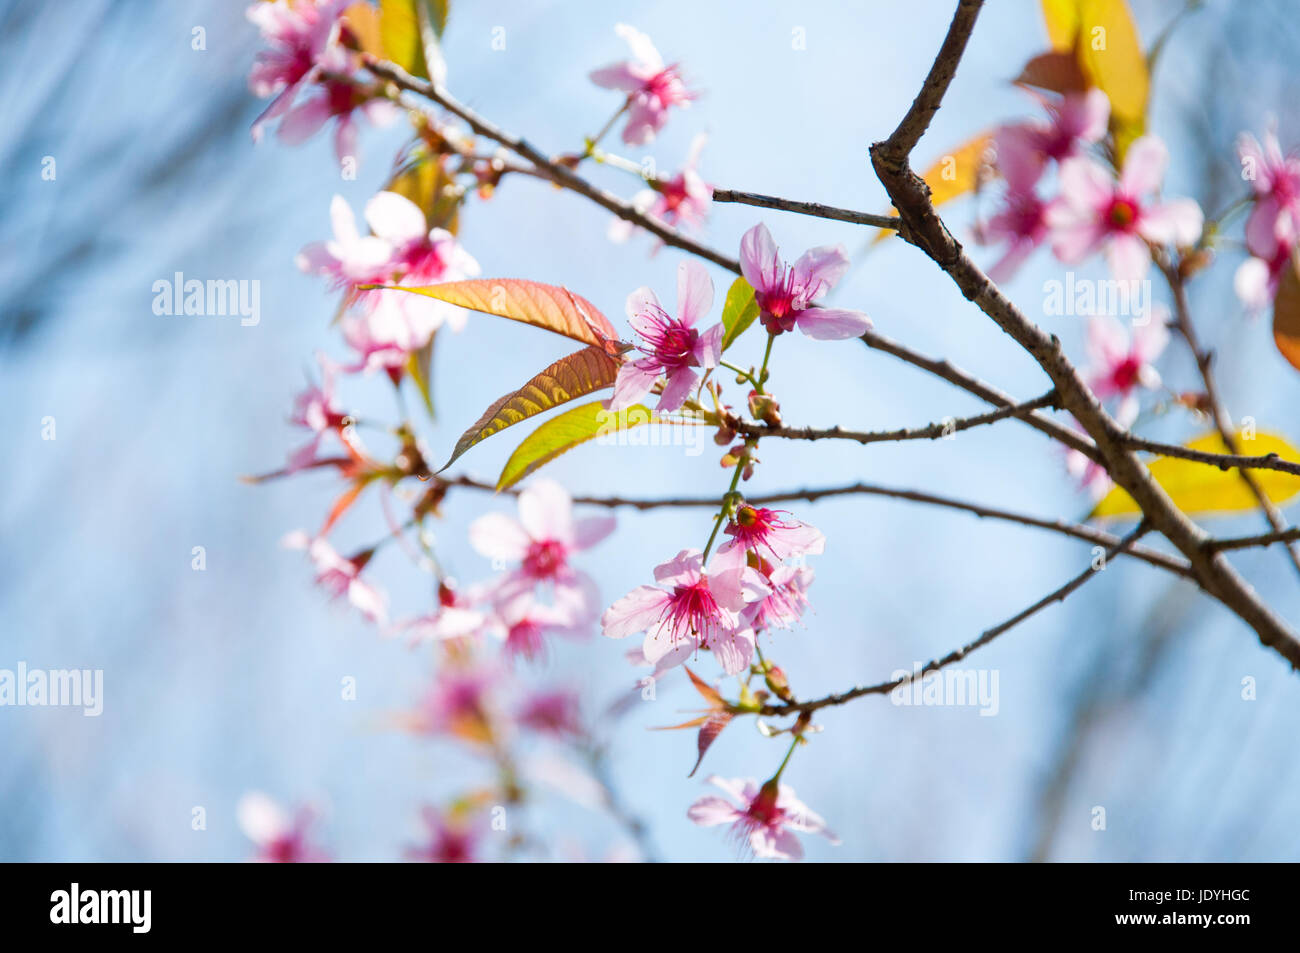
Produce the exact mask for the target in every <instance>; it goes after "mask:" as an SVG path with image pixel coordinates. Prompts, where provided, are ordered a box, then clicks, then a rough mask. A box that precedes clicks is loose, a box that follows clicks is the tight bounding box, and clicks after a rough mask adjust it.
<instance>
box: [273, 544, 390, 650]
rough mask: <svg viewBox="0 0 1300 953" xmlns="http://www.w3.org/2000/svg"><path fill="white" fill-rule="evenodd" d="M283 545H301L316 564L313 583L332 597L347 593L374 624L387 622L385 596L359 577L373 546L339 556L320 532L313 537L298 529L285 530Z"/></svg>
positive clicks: (292, 546)
mask: <svg viewBox="0 0 1300 953" xmlns="http://www.w3.org/2000/svg"><path fill="white" fill-rule="evenodd" d="M281 542H282V545H283V546H284V547H285V548H286V549H304V550H306V551H307V556H308V558H309V559H311V561H312V564H313V565H314V566H315V567H316V584H317V585H319V586H321V587H322V588H324V589H325V590H326V591H327V592H329V594H330V595H331V596H333V597H334V598H340V597H342V596H345V595H346V596H347V598H348V602H350V603H352V605H353V606H354V607H355V608H356V609H358V610H359V611H360V612H361V614H362V615H364V616H365V617H366V618H367V619H369V620H370V621H371V622H374V623H375V624H376V625H381V626H382V625H387V624H388V597H387V596H385V595H384V593H383V592H382V591H381V590H379V589H377V588H375V587H374V586H372V585H370V584H369V583H368V582H366V581H364V580H363V579H362V578H361V571H362V570H363V569H365V567H366V564H367V563H368V562H369V561H370V557H371V556H373V555H374V550H373V549H368V550H364V551H363V552H361V553H358V554H357V555H355V556H353V557H352V558H351V559H346V558H344V557H343V556H340V555H339V554H338V553H337V552H336V551H335V549H334V547H333V546H331V545H330V543H329V540H327V539H325V538H324V537H323V536H317V537H316V538H315V539H312V538H311V537H309V536H308V535H307V534H306V533H304V532H303V531H302V530H296V531H294V532H292V533H289V534H288V535H286V536H285V537H284V539H283V540H282V541H281Z"/></svg>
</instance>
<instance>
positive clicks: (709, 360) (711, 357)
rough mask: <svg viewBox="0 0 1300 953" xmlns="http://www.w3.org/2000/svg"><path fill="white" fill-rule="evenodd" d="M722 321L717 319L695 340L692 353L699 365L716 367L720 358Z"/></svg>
mask: <svg viewBox="0 0 1300 953" xmlns="http://www.w3.org/2000/svg"><path fill="white" fill-rule="evenodd" d="M722 336H723V327H722V322H721V321H719V322H718V323H717V324H715V325H714V326H713V327H711V328H709V329H708V330H707V331H705V332H704V333H703V334H701V335H700V336H699V338H698V339H696V341H695V350H694V352H693V353H694V355H695V359H696V360H697V361H699V362H700V367H705V368H708V367H717V366H718V361H720V360H722Z"/></svg>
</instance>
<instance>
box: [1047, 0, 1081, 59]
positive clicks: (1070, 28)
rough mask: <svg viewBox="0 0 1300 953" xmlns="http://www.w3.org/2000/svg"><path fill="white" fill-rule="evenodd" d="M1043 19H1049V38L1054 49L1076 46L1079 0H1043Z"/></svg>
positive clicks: (1066, 48)
mask: <svg viewBox="0 0 1300 953" xmlns="http://www.w3.org/2000/svg"><path fill="white" fill-rule="evenodd" d="M1043 19H1044V20H1046V21H1047V38H1048V40H1049V41H1051V44H1052V49H1055V50H1068V49H1072V48H1073V47H1074V38H1075V36H1076V35H1077V34H1078V32H1079V0H1043Z"/></svg>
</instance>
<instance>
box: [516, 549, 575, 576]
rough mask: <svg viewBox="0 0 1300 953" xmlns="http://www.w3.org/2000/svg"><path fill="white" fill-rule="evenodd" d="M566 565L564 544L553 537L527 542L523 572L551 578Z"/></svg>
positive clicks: (566, 557) (566, 554) (566, 553)
mask: <svg viewBox="0 0 1300 953" xmlns="http://www.w3.org/2000/svg"><path fill="white" fill-rule="evenodd" d="M567 565H568V551H567V549H566V548H565V546H564V544H563V543H561V542H559V541H558V540H554V539H542V540H537V541H535V542H532V543H529V544H528V551H527V553H525V555H524V572H526V573H527V574H528V575H530V576H532V577H533V578H535V579H553V578H554V577H556V576H558V575H559V574H560V573H561V572H562V571H563V570H564V568H565V567H566V566H567Z"/></svg>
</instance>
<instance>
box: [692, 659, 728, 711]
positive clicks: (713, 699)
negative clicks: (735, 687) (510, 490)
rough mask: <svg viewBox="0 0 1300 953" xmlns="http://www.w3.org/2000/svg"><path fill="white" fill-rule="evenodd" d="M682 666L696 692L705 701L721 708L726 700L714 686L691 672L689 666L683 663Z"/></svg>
mask: <svg viewBox="0 0 1300 953" xmlns="http://www.w3.org/2000/svg"><path fill="white" fill-rule="evenodd" d="M682 668H684V669H686V674H687V676H688V677H689V678H690V680H691V684H692V685H694V686H695V690H696V691H697V692H699V693H700V694H701V695H703V696H704V700H705V701H706V702H708V703H709V704H710V705H712V706H714V707H715V708H723V707H725V706H726V704H727V702H726V700H725V699H724V698H723V697H722V696H721V695H720V694H718V690H717V689H716V688H714V687H713V686H712V685H710V684H709V683H708V682H706V681H705V680H704V679H702V678H700V676H698V675H696V674H695V673H694V672H692V671H691V670H690V668H689V666H686V665H683V666H682Z"/></svg>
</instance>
